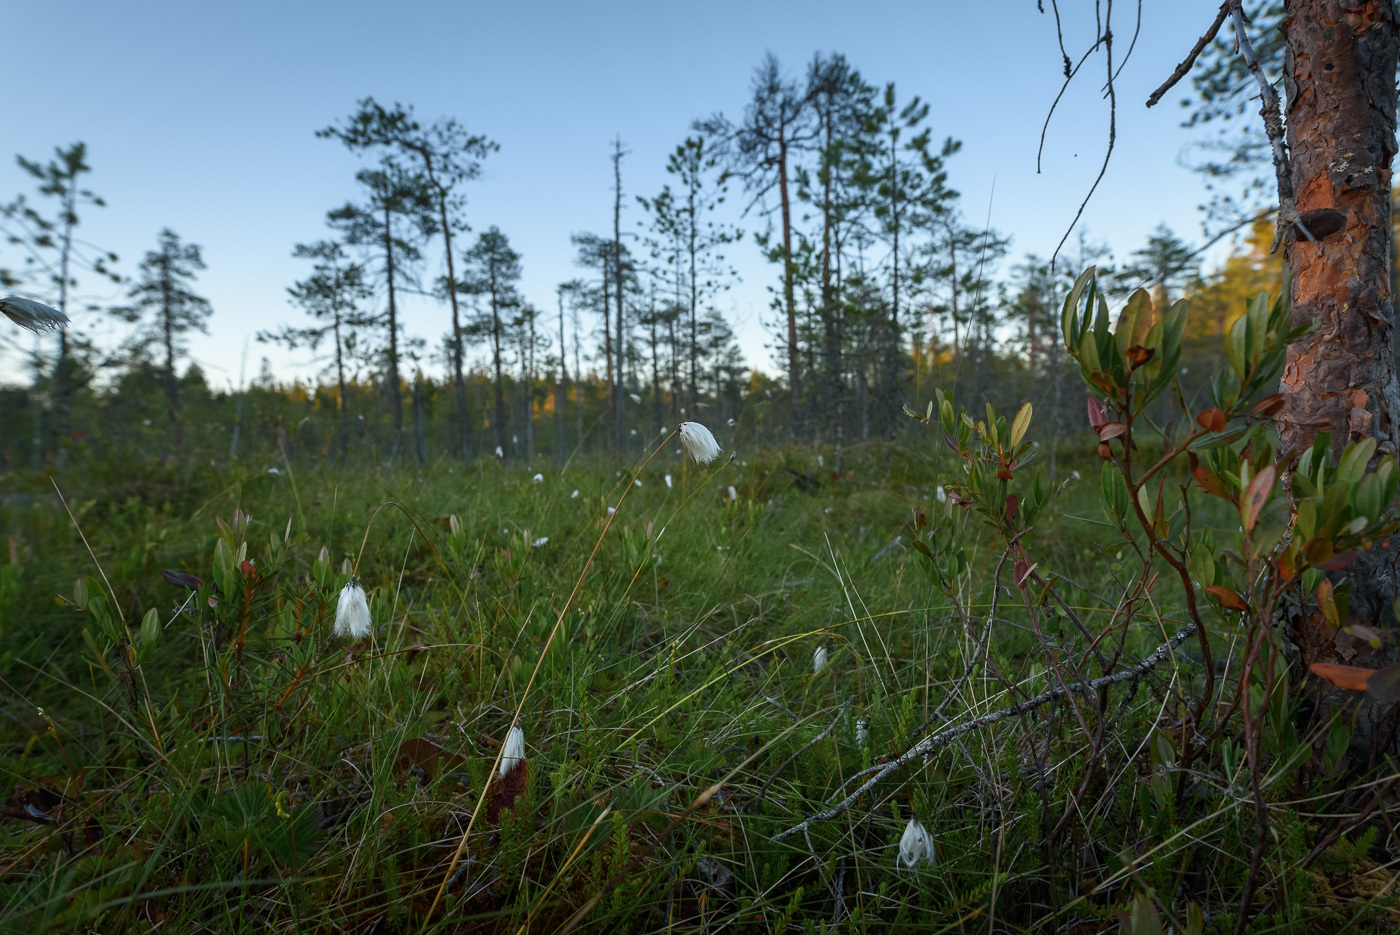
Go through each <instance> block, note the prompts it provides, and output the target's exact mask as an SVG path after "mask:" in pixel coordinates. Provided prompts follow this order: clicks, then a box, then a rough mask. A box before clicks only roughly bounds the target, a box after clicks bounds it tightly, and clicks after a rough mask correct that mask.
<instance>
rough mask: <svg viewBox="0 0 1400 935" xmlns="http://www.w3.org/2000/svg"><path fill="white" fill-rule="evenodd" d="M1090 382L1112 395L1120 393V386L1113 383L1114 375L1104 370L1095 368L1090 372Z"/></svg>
mask: <svg viewBox="0 0 1400 935" xmlns="http://www.w3.org/2000/svg"><path fill="white" fill-rule="evenodd" d="M1089 382H1090V383H1091V384H1092V385H1094V386H1097V387H1098V388H1099V389H1101V390H1103V391H1104V392H1105V393H1108V394H1109V395H1110V396H1116V395H1118V387H1116V386H1114V385H1113V377H1111V376H1109V375H1108V374H1107V373H1105V372H1104V371H1102V370H1095V371H1094V372H1093V373H1091V374H1089Z"/></svg>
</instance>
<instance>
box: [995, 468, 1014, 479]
mask: <svg viewBox="0 0 1400 935" xmlns="http://www.w3.org/2000/svg"><path fill="white" fill-rule="evenodd" d="M1014 479H1015V475H1014V474H1012V473H1011V472H1010V471H1008V470H1007V469H1006V468H1002V469H1001V470H1000V471H997V480H1014Z"/></svg>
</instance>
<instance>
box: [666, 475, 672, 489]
mask: <svg viewBox="0 0 1400 935" xmlns="http://www.w3.org/2000/svg"><path fill="white" fill-rule="evenodd" d="M666 489H667V490H670V489H671V475H670V474H667V475H666Z"/></svg>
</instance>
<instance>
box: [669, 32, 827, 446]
mask: <svg viewBox="0 0 1400 935" xmlns="http://www.w3.org/2000/svg"><path fill="white" fill-rule="evenodd" d="M751 90H752V97H751V98H750V100H749V104H748V106H747V107H746V108H745V110H744V120H743V122H742V123H741V124H738V125H737V126H736V125H734V124H732V123H730V122H729V121H728V120H727V119H725V117H724V116H723V115H720V114H716V115H715V116H713V117H710V118H709V119H706V120H698V121H696V123H695V129H696V130H697V131H699V132H701V133H703V134H705V135H708V136H710V137H713V138H715V139H717V140H722V141H723V145H724V150H723V152H724V154H725V158H726V160H727V161H728V163H729V166H730V168H731V170H732V171H733V173H734V175H735V176H736V177H738V178H740V179H741V180H743V182H744V187H745V189H746V190H747V191H748V192H749V194H750V195H751V196H752V200H751V201H750V203H749V208H752V207H753V206H755V205H757V204H759V203H760V202H762V201H763V200H764V199H765V198H766V197H767V196H770V195H773V194H776V196H777V199H778V205H777V208H776V210H777V211H778V216H779V224H780V229H781V237H782V239H781V243H780V244H779V245H778V246H777V247H775V248H774V250H773V252H772V254H771V255H773V256H775V257H776V258H777V259H778V261H780V262H781V263H782V266H783V296H782V303H781V308H782V309H783V311H784V313H785V315H786V319H787V334H786V339H787V341H786V343H787V358H788V361H787V362H788V391H789V394H790V396H791V402H792V413H793V421H794V425H795V427H796V428H797V429H798V433H799V434H801V432H802V423H803V414H802V365H801V361H800V357H799V349H798V343H797V297H796V281H795V273H796V270H795V268H794V266H793V247H792V239H793V216H792V192H791V181H792V174H793V168H794V165H795V163H796V161H797V159H798V158H799V157H800V156H801V154H802V153H803V152H804V151H805V150H806V149H807V148H808V147H810V146H811V145H812V144H813V142H814V141H815V140H816V139H817V138H818V134H819V132H820V131H819V128H818V127H817V126H816V124H815V122H814V121H813V119H812V117H813V115H814V111H813V109H812V106H811V104H812V95H811V94H810V93H809V92H808V90H806V89H803V88H802V87H800V86H799V85H798V84H797V83H796V82H795V81H793V80H792V79H791V78H789V77H787V76H786V75H785V74H783V70H782V67H781V66H780V65H779V64H778V59H777V58H776V57H775V56H774V55H773V54H772V53H769V54H768V55H767V56H765V57H764V60H763V62H762V63H761V64H760V65H759V66H758V68H757V69H756V70H755V72H754V77H753V82H752V85H751Z"/></svg>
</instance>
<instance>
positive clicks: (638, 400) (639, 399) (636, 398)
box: [627, 393, 642, 434]
mask: <svg viewBox="0 0 1400 935" xmlns="http://www.w3.org/2000/svg"><path fill="white" fill-rule="evenodd" d="M627 398H628V399H630V400H632V402H634V403H636V404H637V405H638V406H640V405H641V404H642V397H640V396H638V395H637V394H636V393H628V394H627ZM633 434H636V433H635V432H634V433H633Z"/></svg>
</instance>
